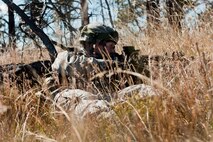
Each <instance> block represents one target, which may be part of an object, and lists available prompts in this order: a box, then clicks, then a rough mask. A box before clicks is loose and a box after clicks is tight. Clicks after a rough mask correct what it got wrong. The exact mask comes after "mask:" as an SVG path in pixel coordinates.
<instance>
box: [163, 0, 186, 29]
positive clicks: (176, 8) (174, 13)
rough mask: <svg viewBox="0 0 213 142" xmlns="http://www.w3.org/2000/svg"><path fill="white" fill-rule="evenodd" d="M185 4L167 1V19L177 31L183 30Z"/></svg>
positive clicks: (171, 0)
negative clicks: (182, 21)
mask: <svg viewBox="0 0 213 142" xmlns="http://www.w3.org/2000/svg"><path fill="white" fill-rule="evenodd" d="M183 5H184V3H183V2H179V1H177V0H167V1H166V6H167V17H168V21H169V24H170V25H171V26H172V27H173V28H174V29H175V30H178V31H179V30H181V28H182V26H181V20H182V19H183V9H182V8H183Z"/></svg>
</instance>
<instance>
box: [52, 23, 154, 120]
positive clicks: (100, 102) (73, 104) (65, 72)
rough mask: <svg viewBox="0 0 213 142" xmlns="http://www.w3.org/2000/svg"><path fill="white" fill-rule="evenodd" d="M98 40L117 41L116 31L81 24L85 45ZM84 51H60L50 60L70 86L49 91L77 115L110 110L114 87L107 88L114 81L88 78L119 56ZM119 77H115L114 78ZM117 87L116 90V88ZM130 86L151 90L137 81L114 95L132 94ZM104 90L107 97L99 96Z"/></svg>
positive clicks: (112, 65) (115, 64)
mask: <svg viewBox="0 0 213 142" xmlns="http://www.w3.org/2000/svg"><path fill="white" fill-rule="evenodd" d="M102 40H106V41H108V40H110V41H113V42H115V43H117V41H118V33H117V31H115V30H114V29H112V28H110V27H107V26H105V25H100V24H95V25H94V24H89V25H87V26H85V27H83V28H82V30H81V37H80V42H81V43H82V45H84V46H85V45H86V44H85V43H90V44H96V43H97V42H100V41H102ZM87 52H88V51H86V50H85V47H84V48H82V49H79V50H78V51H73V52H68V51H64V52H61V53H59V54H58V56H57V58H56V60H55V62H54V63H53V64H52V69H53V71H56V72H57V73H58V74H59V75H61V76H62V79H63V77H64V78H68V82H69V84H70V86H71V87H72V89H64V90H60V91H57V92H55V93H54V95H53V97H54V98H53V99H54V101H55V102H57V104H59V105H61V106H63V107H64V108H66V110H71V111H72V112H74V113H72V114H75V115H77V116H78V115H79V116H80V117H84V116H87V115H88V114H97V113H98V112H110V109H109V105H108V103H107V101H109V98H108V97H110V98H111V97H112V93H113V91H114V90H113V89H112V90H110V89H111V87H112V86H113V85H114V82H113V83H112V81H111V79H110V78H107V77H104V78H102V79H100V78H97V79H94V80H92V81H91V78H92V77H93V76H95V75H97V74H99V73H100V75H101V73H104V71H106V70H110V69H111V70H112V71H113V70H114V68H117V67H118V66H119V65H118V64H119V63H121V62H122V61H123V58H122V57H120V56H119V55H115V54H113V55H110V56H111V59H109V60H106V59H102V58H101V57H95V56H93V55H88V53H87ZM118 60H119V61H121V62H119V61H118ZM121 64H122V63H121ZM120 78H122V76H120ZM120 78H118V80H117V81H118V82H119V81H120V80H119V79H120ZM123 80H125V79H123ZM116 87H117V86H116ZM116 87H115V88H116ZM76 88H77V89H76ZM80 89H82V90H80ZM117 89H118V90H119V88H117ZM84 90H87V91H89V92H91V93H89V92H86V91H84ZM134 90H136V91H137V92H140V93H141V94H149V92H151V94H154V92H153V91H152V89H151V87H149V86H148V88H147V86H145V85H139V86H133V87H131V86H130V87H128V88H126V91H125V90H124V91H121V92H120V93H118V94H117V96H115V97H118V98H120V99H122V100H123V99H124V98H125V94H127V95H128V96H129V95H131V94H134V93H131V92H133V91H134ZM150 90H151V91H150ZM125 92H127V93H125ZM92 93H93V94H92ZM105 93H111V94H106V96H107V101H106V98H103V97H105ZM114 93H115V91H114ZM94 94H95V95H94Z"/></svg>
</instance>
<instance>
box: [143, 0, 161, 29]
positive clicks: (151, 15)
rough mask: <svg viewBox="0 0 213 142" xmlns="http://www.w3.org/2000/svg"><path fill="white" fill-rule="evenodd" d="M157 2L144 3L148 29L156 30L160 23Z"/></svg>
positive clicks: (157, 0)
mask: <svg viewBox="0 0 213 142" xmlns="http://www.w3.org/2000/svg"><path fill="white" fill-rule="evenodd" d="M159 7H160V6H159V0H149V1H147V2H146V9H147V22H148V28H151V27H154V28H157V27H158V26H159V23H160V20H159V18H160V9H159Z"/></svg>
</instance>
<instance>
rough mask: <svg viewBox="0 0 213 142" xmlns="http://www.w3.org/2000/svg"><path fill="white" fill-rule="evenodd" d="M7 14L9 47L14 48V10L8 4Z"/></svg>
mask: <svg viewBox="0 0 213 142" xmlns="http://www.w3.org/2000/svg"><path fill="white" fill-rule="evenodd" d="M11 2H12V0H11ZM8 15H9V23H8V24H9V25H8V27H9V47H12V49H15V47H16V40H15V20H14V10H13V9H12V8H11V7H10V6H8Z"/></svg>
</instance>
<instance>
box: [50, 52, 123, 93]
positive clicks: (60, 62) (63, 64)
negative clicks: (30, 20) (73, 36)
mask: <svg viewBox="0 0 213 142" xmlns="http://www.w3.org/2000/svg"><path fill="white" fill-rule="evenodd" d="M118 64H121V62H119V61H117V60H105V59H97V58H94V57H88V56H87V55H86V53H85V51H84V50H83V49H81V50H79V51H73V52H68V51H63V52H61V53H59V54H58V56H57V58H56V59H55V61H54V63H53V64H52V70H53V71H55V72H57V73H58V75H59V80H61V81H60V82H63V80H66V79H68V80H67V81H68V82H69V85H71V86H72V87H74V88H80V89H86V88H88V87H89V88H93V89H94V88H95V87H97V86H101V87H102V88H105V87H106V86H109V84H108V83H106V81H103V80H102V81H100V79H96V80H92V78H93V77H94V76H96V75H101V74H103V73H104V72H105V71H109V70H114V69H115V67H116V66H117V65H118ZM91 80H92V81H91ZM85 87H86V88H85ZM97 90H98V89H97ZM98 92H99V91H98Z"/></svg>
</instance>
